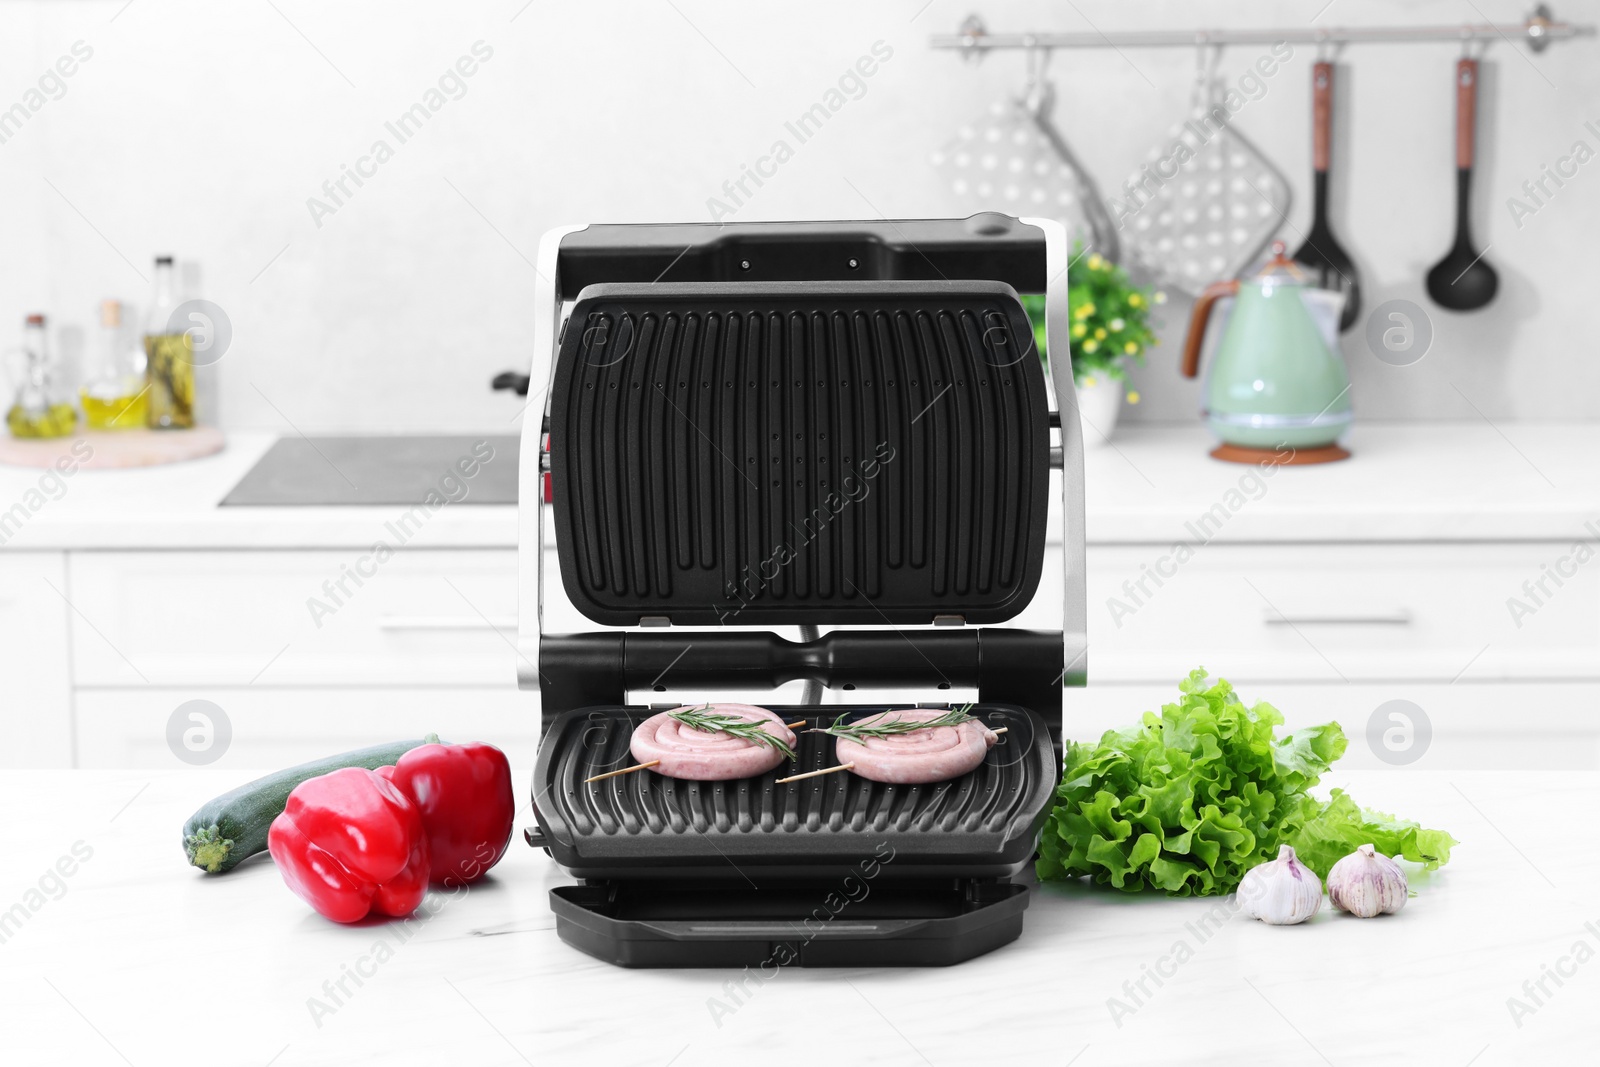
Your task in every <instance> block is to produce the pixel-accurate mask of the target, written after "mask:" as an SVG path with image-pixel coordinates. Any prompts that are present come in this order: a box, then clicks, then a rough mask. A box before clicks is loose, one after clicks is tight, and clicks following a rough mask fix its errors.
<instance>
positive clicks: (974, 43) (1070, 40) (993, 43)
mask: <svg viewBox="0 0 1600 1067" xmlns="http://www.w3.org/2000/svg"><path fill="white" fill-rule="evenodd" d="M1594 35H1595V28H1594V27H1593V26H1584V25H1576V24H1573V23H1570V22H1557V21H1556V20H1555V18H1554V17H1553V16H1552V15H1551V13H1550V8H1549V7H1548V6H1547V5H1545V4H1540V5H1539V6H1538V7H1537V8H1535V9H1534V11H1533V14H1531V15H1529V16H1528V18H1527V20H1526V21H1524V22H1522V23H1520V24H1509V23H1507V24H1501V25H1495V24H1492V23H1476V24H1472V23H1467V24H1463V25H1460V26H1371V27H1328V28H1327V29H1319V28H1315V27H1309V26H1308V27H1304V28H1299V29H1287V28H1279V29H1268V30H1249V29H1244V30H1130V31H1123V32H1117V33H1100V32H1092V33H990V32H989V31H988V30H986V29H984V26H983V23H982V22H980V21H979V20H978V17H977V16H976V15H973V16H970V17H969V18H968V19H967V21H966V22H964V23H962V24H961V32H959V33H936V34H934V35H933V36H932V37H931V38H930V40H929V43H930V44H931V45H932V46H933V47H934V48H955V49H960V50H962V51H964V52H966V53H967V54H969V55H982V54H983V53H984V52H988V51H991V50H993V49H997V48H1029V49H1050V48H1182V47H1188V48H1193V47H1195V46H1196V45H1241V44H1246V45H1256V44H1267V45H1270V44H1276V43H1278V42H1279V41H1286V42H1288V43H1290V44H1328V45H1334V44H1380V43H1389V44H1393V43H1402V42H1413V41H1502V40H1503V41H1516V40H1523V41H1526V42H1527V44H1528V47H1529V48H1531V49H1533V50H1534V51H1535V52H1542V51H1544V50H1545V48H1546V47H1548V46H1549V44H1550V42H1551V41H1564V40H1571V39H1572V38H1575V37H1593V36H1594Z"/></svg>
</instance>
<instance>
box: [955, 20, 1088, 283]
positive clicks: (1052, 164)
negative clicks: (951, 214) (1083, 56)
mask: <svg viewBox="0 0 1600 1067" xmlns="http://www.w3.org/2000/svg"><path fill="white" fill-rule="evenodd" d="M1048 60H1049V53H1048V52H1044V51H1043V50H1040V49H1031V50H1030V51H1029V53H1028V75H1027V76H1028V80H1027V84H1026V85H1025V87H1024V89H1023V93H1022V95H1021V96H1019V97H1008V98H1006V99H1005V100H1000V101H996V102H995V103H994V104H992V105H991V106H990V107H989V109H988V110H987V111H985V112H984V114H983V115H981V116H979V117H978V118H977V119H975V120H974V121H972V122H969V123H967V124H966V125H964V126H962V127H961V128H960V130H958V131H957V133H956V136H955V137H954V138H952V139H951V140H950V141H948V142H946V143H945V144H944V145H943V146H942V147H941V148H940V149H939V150H938V151H936V152H934V153H933V156H932V159H931V162H932V163H933V165H934V168H935V169H936V170H937V171H938V172H939V173H940V175H941V176H942V178H943V180H944V182H945V187H946V188H947V189H948V190H949V191H950V193H951V194H952V196H953V205H954V208H955V210H956V211H957V212H964V213H967V214H972V213H975V212H979V211H1004V212H1006V213H1007V214H1011V215H1019V214H1037V215H1045V216H1047V217H1050V218H1055V219H1059V220H1060V221H1061V222H1062V223H1063V224H1064V225H1065V226H1066V227H1067V229H1068V232H1069V233H1071V234H1072V235H1073V238H1074V239H1075V240H1076V239H1077V238H1078V237H1080V236H1081V237H1082V239H1083V241H1084V243H1085V244H1086V245H1087V246H1088V247H1089V248H1092V249H1093V250H1094V251H1096V252H1098V253H1099V254H1100V255H1102V256H1104V257H1105V258H1107V259H1109V260H1112V261H1115V260H1116V259H1117V258H1118V252H1119V242H1118V239H1117V230H1116V226H1115V225H1114V224H1113V223H1112V221H1111V215H1110V213H1109V212H1108V211H1107V210H1106V206H1105V201H1104V200H1102V199H1101V197H1100V192H1099V190H1098V189H1097V188H1096V187H1095V184H1094V181H1093V179H1091V178H1090V177H1089V174H1088V172H1087V171H1086V170H1084V168H1083V165H1082V164H1081V163H1079V162H1078V158H1077V156H1075V155H1074V154H1073V152H1072V150H1071V149H1070V148H1068V147H1067V142H1066V139H1065V138H1064V137H1062V136H1061V133H1060V131H1059V130H1057V129H1056V127H1055V124H1054V123H1053V122H1052V121H1051V119H1050V111H1051V108H1052V107H1053V105H1054V102H1055V92H1054V90H1053V88H1052V87H1051V85H1050V83H1049V81H1048V80H1046V79H1045V77H1044V66H1045V64H1046V63H1047V62H1048Z"/></svg>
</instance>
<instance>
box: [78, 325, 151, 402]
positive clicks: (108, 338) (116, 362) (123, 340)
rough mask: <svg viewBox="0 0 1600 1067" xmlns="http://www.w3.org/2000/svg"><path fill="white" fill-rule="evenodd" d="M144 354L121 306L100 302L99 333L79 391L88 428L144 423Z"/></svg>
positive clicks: (146, 394) (146, 391) (147, 393)
mask: <svg viewBox="0 0 1600 1067" xmlns="http://www.w3.org/2000/svg"><path fill="white" fill-rule="evenodd" d="M149 388H150V387H149V385H148V384H147V383H146V381H145V354H144V349H143V347H142V346H139V345H137V344H134V343H131V342H130V339H129V337H128V334H127V331H126V330H124V329H123V325H122V305H121V304H120V303H119V302H117V301H115V300H106V301H103V302H102V303H101V304H100V336H99V338H98V345H97V349H96V352H95V355H94V361H93V364H92V365H91V366H90V368H89V371H88V373H87V374H86V375H85V377H84V382H83V385H82V387H81V388H80V389H79V390H78V395H79V399H80V400H81V401H82V402H83V419H84V422H86V423H87V424H88V426H89V429H91V430H131V429H134V428H136V427H139V428H142V427H143V426H144V424H145V418H146V409H147V408H148V404H147V403H146V398H147V397H148V396H149Z"/></svg>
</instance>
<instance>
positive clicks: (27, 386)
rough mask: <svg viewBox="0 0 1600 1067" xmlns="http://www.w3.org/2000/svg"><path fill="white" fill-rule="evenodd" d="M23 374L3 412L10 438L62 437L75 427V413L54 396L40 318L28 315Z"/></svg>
mask: <svg viewBox="0 0 1600 1067" xmlns="http://www.w3.org/2000/svg"><path fill="white" fill-rule="evenodd" d="M22 359H23V366H22V373H21V375H20V381H21V384H20V385H18V387H17V394H16V397H15V398H14V399H13V401H12V403H11V407H10V409H9V410H8V411H7V412H6V426H7V427H8V428H9V429H10V430H11V435H12V436H13V437H65V436H66V435H67V434H69V433H71V432H72V431H73V430H75V429H77V427H78V410H77V409H76V408H74V407H73V406H72V405H71V404H70V403H68V402H67V401H65V400H63V399H62V398H61V397H60V396H58V395H57V393H56V389H55V382H54V380H53V376H54V371H55V369H54V368H53V367H52V366H51V365H50V349H49V341H48V337H47V335H46V333H45V328H44V316H43V315H38V314H35V315H29V316H28V317H27V319H26V320H25V322H24V325H23V329H22Z"/></svg>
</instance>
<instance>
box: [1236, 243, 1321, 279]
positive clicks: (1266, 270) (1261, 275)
mask: <svg viewBox="0 0 1600 1067" xmlns="http://www.w3.org/2000/svg"><path fill="white" fill-rule="evenodd" d="M1287 253H1288V246H1287V245H1285V244H1284V243H1283V242H1282V241H1274V242H1272V258H1271V259H1269V260H1267V262H1266V263H1264V264H1263V265H1262V266H1261V269H1260V270H1258V271H1256V272H1255V273H1254V274H1252V275H1250V277H1249V278H1248V279H1246V280H1247V281H1250V282H1253V283H1255V284H1256V285H1261V286H1279V285H1305V284H1307V283H1308V282H1309V281H1310V280H1311V278H1310V276H1309V275H1308V274H1307V273H1306V272H1305V269H1304V268H1302V267H1301V266H1300V264H1298V263H1296V262H1295V261H1294V260H1292V259H1290V258H1289V256H1288V254H1287Z"/></svg>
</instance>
